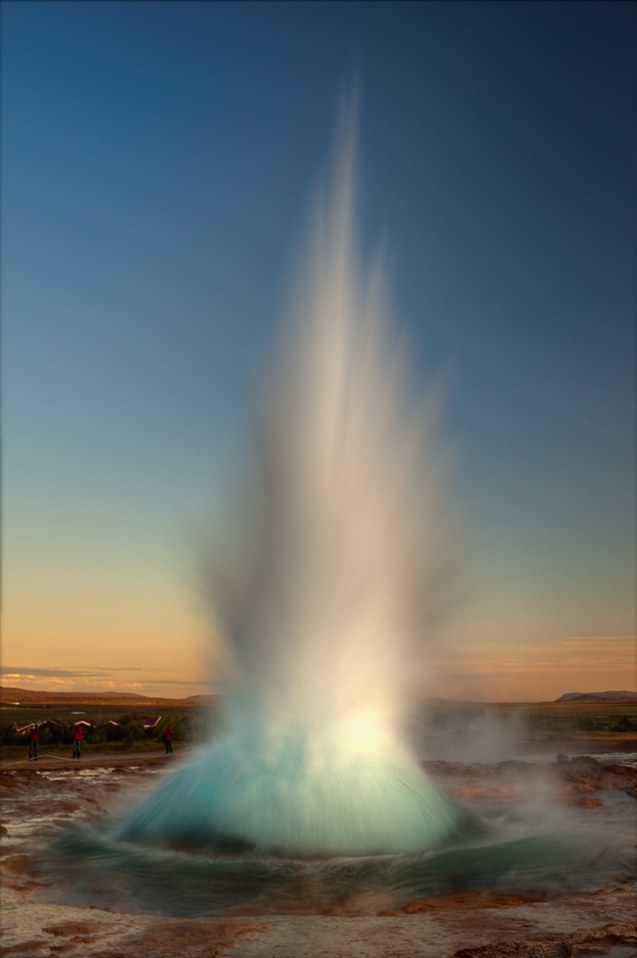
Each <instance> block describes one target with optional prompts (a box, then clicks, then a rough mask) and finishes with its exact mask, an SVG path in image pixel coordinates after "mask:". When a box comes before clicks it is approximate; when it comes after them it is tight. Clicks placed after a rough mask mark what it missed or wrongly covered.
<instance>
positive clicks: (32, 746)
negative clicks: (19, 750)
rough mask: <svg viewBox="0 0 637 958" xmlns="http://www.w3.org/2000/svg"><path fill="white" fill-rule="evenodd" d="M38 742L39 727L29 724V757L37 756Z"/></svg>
mask: <svg viewBox="0 0 637 958" xmlns="http://www.w3.org/2000/svg"><path fill="white" fill-rule="evenodd" d="M39 744H40V728H39V726H38V725H33V726H31V734H30V736H29V758H33V759H35V758H37V757H38V745H39Z"/></svg>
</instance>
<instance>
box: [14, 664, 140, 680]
mask: <svg viewBox="0 0 637 958" xmlns="http://www.w3.org/2000/svg"><path fill="white" fill-rule="evenodd" d="M141 671H143V670H142V669H141V668H137V667H136V666H134V667H131V668H119V669H107V668H101V667H97V668H93V669H51V668H49V669H45V668H30V667H28V666H17V665H3V666H0V674H1V675H3V676H4V677H5V678H9V679H21V678H52V679H59V678H68V679H87V678H102V677H103V676H104V674H105V673H108V672H141Z"/></svg>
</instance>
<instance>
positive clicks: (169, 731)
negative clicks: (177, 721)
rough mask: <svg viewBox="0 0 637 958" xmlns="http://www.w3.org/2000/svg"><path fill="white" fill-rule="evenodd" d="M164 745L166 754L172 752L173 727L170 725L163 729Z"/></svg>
mask: <svg viewBox="0 0 637 958" xmlns="http://www.w3.org/2000/svg"><path fill="white" fill-rule="evenodd" d="M163 737H164V745H165V747H166V755H168V754H169V753H171V752H172V750H173V727H172V725H167V726H166V730H165V731H164V736H163Z"/></svg>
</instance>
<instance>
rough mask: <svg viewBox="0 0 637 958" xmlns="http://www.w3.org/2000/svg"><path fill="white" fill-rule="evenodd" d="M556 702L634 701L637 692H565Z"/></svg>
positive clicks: (636, 697) (636, 698)
mask: <svg viewBox="0 0 637 958" xmlns="http://www.w3.org/2000/svg"><path fill="white" fill-rule="evenodd" d="M555 701H556V702H634V701H637V692H626V691H622V692H565V693H564V695H560V697H559V699H555Z"/></svg>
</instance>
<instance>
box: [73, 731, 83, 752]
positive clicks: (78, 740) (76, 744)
mask: <svg viewBox="0 0 637 958" xmlns="http://www.w3.org/2000/svg"><path fill="white" fill-rule="evenodd" d="M83 738H84V729H83V728H82V726H81V725H80V724H79V722H78V724H77V725H74V726H73V758H79V757H80V748H81V745H82V739H83Z"/></svg>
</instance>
